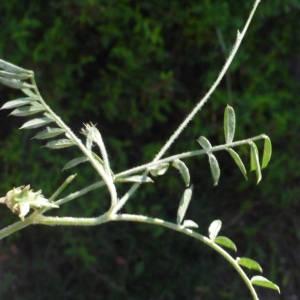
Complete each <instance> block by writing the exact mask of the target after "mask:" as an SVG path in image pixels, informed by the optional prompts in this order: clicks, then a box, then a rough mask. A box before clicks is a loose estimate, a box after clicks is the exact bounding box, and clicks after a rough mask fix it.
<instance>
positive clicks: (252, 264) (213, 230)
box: [208, 220, 280, 293]
mask: <svg viewBox="0 0 300 300" xmlns="http://www.w3.org/2000/svg"><path fill="white" fill-rule="evenodd" d="M221 227H222V222H221V221H220V220H215V221H213V222H212V223H211V224H210V226H209V228H208V235H209V238H210V239H211V240H212V241H213V242H214V243H216V244H219V245H220V246H224V247H227V248H229V249H232V250H234V251H237V248H236V246H235V244H234V243H233V242H232V241H231V240H230V239H228V238H227V237H223V236H218V233H219V231H220V229H221ZM235 261H236V263H237V264H239V265H240V266H242V267H246V268H248V269H251V270H255V271H258V272H262V268H261V266H260V265H259V263H258V262H256V261H255V260H253V259H250V258H247V257H242V258H241V257H237V258H236V260H235ZM251 284H252V285H257V286H262V287H265V288H269V289H273V290H276V291H278V292H279V293H280V289H279V287H278V286H277V285H276V284H274V283H273V282H271V281H270V280H268V279H266V278H265V277H263V276H253V277H252V278H251Z"/></svg>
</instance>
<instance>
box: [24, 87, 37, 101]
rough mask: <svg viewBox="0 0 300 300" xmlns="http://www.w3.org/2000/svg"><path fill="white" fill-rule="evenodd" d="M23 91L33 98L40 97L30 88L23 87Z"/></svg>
mask: <svg viewBox="0 0 300 300" xmlns="http://www.w3.org/2000/svg"><path fill="white" fill-rule="evenodd" d="M22 92H23V93H24V94H25V95H27V96H29V97H31V98H35V99H38V96H37V95H36V94H35V93H34V92H33V91H32V90H30V89H22Z"/></svg>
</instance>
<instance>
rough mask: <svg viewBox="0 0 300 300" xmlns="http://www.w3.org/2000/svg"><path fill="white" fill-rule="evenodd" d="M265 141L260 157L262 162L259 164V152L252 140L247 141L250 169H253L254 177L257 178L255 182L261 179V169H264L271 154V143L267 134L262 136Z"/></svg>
mask: <svg viewBox="0 0 300 300" xmlns="http://www.w3.org/2000/svg"><path fill="white" fill-rule="evenodd" d="M264 139H265V142H264V151H263V158H262V163H261V165H260V163H259V153H258V149H257V147H256V145H255V143H254V142H249V145H250V158H251V159H250V160H251V171H255V173H256V178H257V183H259V182H260V180H261V177H262V176H261V169H264V168H265V167H266V166H267V165H268V163H269V161H270V159H271V155H272V144H271V141H270V139H269V137H268V136H265V137H264Z"/></svg>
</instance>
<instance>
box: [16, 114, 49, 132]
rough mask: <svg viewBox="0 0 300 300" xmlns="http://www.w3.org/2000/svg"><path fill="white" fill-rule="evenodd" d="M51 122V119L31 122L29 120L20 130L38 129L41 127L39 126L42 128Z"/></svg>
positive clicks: (39, 119)
mask: <svg viewBox="0 0 300 300" xmlns="http://www.w3.org/2000/svg"><path fill="white" fill-rule="evenodd" d="M51 122H53V119H50V118H47V117H45V118H38V119H33V120H30V121H28V122H26V123H24V124H23V125H22V126H21V127H20V129H32V128H38V127H41V126H44V125H47V124H49V123H51Z"/></svg>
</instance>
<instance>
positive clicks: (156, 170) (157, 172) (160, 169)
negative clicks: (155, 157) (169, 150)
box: [149, 163, 169, 177]
mask: <svg viewBox="0 0 300 300" xmlns="http://www.w3.org/2000/svg"><path fill="white" fill-rule="evenodd" d="M168 168H169V163H162V164H160V165H156V166H154V167H151V168H149V171H150V174H151V175H152V176H154V177H156V176H161V175H164V174H165V173H166V172H167V170H168Z"/></svg>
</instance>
